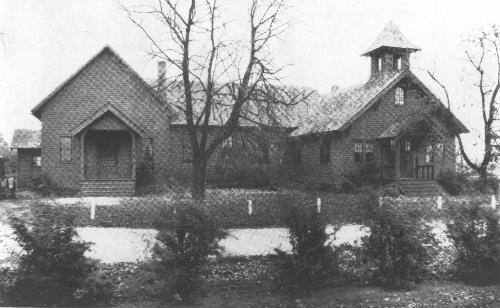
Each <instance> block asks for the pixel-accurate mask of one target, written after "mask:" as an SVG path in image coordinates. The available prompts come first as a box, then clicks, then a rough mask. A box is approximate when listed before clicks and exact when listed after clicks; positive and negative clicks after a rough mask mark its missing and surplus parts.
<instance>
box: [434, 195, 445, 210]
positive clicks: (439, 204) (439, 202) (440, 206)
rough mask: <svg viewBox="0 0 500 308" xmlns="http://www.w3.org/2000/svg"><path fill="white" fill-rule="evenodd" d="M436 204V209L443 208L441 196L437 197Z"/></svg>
mask: <svg viewBox="0 0 500 308" xmlns="http://www.w3.org/2000/svg"><path fill="white" fill-rule="evenodd" d="M436 205H437V208H438V210H440V209H442V208H443V197H441V196H438V197H437V202H436Z"/></svg>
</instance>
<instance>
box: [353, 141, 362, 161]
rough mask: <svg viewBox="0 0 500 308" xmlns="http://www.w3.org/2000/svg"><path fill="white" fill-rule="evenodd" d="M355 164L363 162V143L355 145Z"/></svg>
mask: <svg viewBox="0 0 500 308" xmlns="http://www.w3.org/2000/svg"><path fill="white" fill-rule="evenodd" d="M354 162H355V163H361V162H363V143H362V142H356V143H354Z"/></svg>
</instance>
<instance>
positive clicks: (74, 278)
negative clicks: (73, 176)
mask: <svg viewBox="0 0 500 308" xmlns="http://www.w3.org/2000/svg"><path fill="white" fill-rule="evenodd" d="M40 208H41V209H39V212H38V213H39V214H41V215H38V216H37V217H35V219H34V220H33V222H32V223H30V224H28V223H26V222H24V221H21V220H18V219H14V220H13V222H12V225H13V228H14V233H15V235H16V239H17V241H18V243H19V244H20V246H21V247H22V248H23V250H24V252H25V253H24V254H22V255H21V256H20V259H19V263H18V267H17V269H16V270H15V278H14V279H13V280H12V281H11V283H10V284H9V285H7V286H6V288H5V290H4V292H5V294H6V298H7V300H8V302H10V303H13V304H21V305H54V304H63V305H70V304H71V305H74V304H89V303H95V301H101V302H102V301H105V300H106V299H108V296H109V289H108V288H105V287H104V285H102V284H101V282H99V281H96V280H95V279H91V278H90V277H91V274H92V273H93V272H94V271H95V269H96V263H95V262H94V261H92V260H90V259H89V258H87V257H85V256H84V254H85V252H86V251H87V250H88V249H89V247H90V243H88V242H82V241H75V240H74V236H75V235H76V231H75V230H74V228H73V227H72V226H71V225H72V224H71V223H70V222H68V221H66V220H65V219H60V217H57V216H51V215H43V210H42V209H43V205H40Z"/></svg>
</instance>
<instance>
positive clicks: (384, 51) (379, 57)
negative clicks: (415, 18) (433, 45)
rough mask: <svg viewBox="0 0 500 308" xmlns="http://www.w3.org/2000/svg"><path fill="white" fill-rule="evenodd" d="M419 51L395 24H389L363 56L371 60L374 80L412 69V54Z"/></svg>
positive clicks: (371, 74) (371, 75)
mask: <svg viewBox="0 0 500 308" xmlns="http://www.w3.org/2000/svg"><path fill="white" fill-rule="evenodd" d="M419 50H420V48H419V47H417V46H416V45H414V44H412V43H410V42H409V41H408V39H407V38H406V37H405V36H404V35H403V33H401V31H399V29H398V27H397V26H396V25H395V24H394V23H393V22H389V23H387V24H386V25H385V27H384V30H382V32H381V33H380V34H379V36H378V37H377V39H376V40H375V42H373V43H372V44H371V46H370V47H369V48H368V49H367V50H366V51H365V52H364V53H363V54H362V56H366V57H370V58H371V62H370V63H371V73H370V78H372V77H373V76H376V75H378V74H379V73H383V72H389V71H394V70H405V69H410V54H411V53H413V52H416V51H419Z"/></svg>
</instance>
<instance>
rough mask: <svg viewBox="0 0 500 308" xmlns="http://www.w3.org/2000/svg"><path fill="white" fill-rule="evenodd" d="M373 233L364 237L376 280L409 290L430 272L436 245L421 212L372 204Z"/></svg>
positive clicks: (367, 255)
mask: <svg viewBox="0 0 500 308" xmlns="http://www.w3.org/2000/svg"><path fill="white" fill-rule="evenodd" d="M370 212H371V215H372V217H371V219H370V220H369V221H368V227H370V229H371V233H370V236H369V237H367V238H364V239H363V243H364V245H365V256H364V258H365V262H366V263H370V264H372V265H373V270H374V272H373V282H374V283H377V284H381V285H383V286H385V287H386V288H389V289H398V290H408V289H412V288H413V287H414V285H415V284H416V283H419V282H421V281H422V279H423V278H425V276H426V275H427V272H428V270H427V264H429V263H430V261H431V259H432V258H431V256H432V251H431V247H432V246H433V245H436V244H437V242H436V240H435V239H434V237H433V235H432V233H431V228H430V227H429V226H427V225H426V224H424V223H423V222H422V220H421V219H420V216H421V215H420V214H419V213H415V212H413V211H412V210H406V209H404V208H394V207H392V206H390V205H387V204H385V205H382V206H380V207H377V206H372V207H371V211H370Z"/></svg>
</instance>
